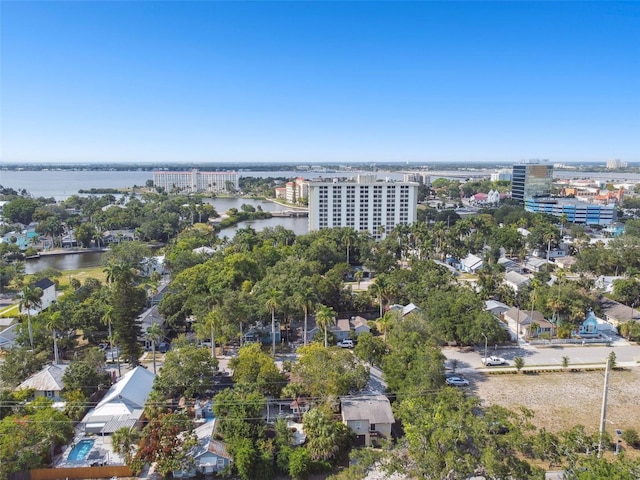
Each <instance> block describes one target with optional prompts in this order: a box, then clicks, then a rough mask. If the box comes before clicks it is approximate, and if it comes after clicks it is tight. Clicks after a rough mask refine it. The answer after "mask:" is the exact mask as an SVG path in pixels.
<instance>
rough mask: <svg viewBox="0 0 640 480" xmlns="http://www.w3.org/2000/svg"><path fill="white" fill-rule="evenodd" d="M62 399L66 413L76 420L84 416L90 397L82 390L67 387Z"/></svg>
mask: <svg viewBox="0 0 640 480" xmlns="http://www.w3.org/2000/svg"><path fill="white" fill-rule="evenodd" d="M62 399H63V400H64V414H65V415H66V416H67V417H69V418H70V419H71V420H73V421H74V422H78V421H80V420H81V419H82V417H84V414H85V412H86V411H87V405H88V399H87V397H86V396H85V394H84V393H82V390H80V389H79V388H77V389H75V390H69V389H66V388H65V390H64V391H63V392H62Z"/></svg>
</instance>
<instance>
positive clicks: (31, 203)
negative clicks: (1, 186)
mask: <svg viewBox="0 0 640 480" xmlns="http://www.w3.org/2000/svg"><path fill="white" fill-rule="evenodd" d="M39 205H40V204H39V202H37V201H36V200H34V199H32V198H28V197H18V198H15V199H13V200H11V201H10V202H9V203H7V204H6V205H5V206H4V208H3V210H2V215H3V216H4V218H6V219H7V220H8V221H9V222H10V223H22V224H23V225H29V224H30V223H31V220H32V217H33V212H35V211H36V208H38V206H39Z"/></svg>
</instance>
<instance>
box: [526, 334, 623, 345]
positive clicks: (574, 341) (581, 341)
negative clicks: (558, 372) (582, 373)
mask: <svg viewBox="0 0 640 480" xmlns="http://www.w3.org/2000/svg"><path fill="white" fill-rule="evenodd" d="M611 341H612V340H611V338H610V337H604V336H603V337H599V338H554V339H551V340H529V343H530V344H531V345H567V344H569V345H587V344H594V343H600V344H604V345H607V344H609V343H611Z"/></svg>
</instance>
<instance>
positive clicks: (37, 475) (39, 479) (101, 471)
mask: <svg viewBox="0 0 640 480" xmlns="http://www.w3.org/2000/svg"><path fill="white" fill-rule="evenodd" d="M132 476H133V474H132V473H131V470H130V469H129V467H127V466H125V465H106V466H104V467H78V468H36V469H34V470H31V475H30V477H31V478H30V480H82V479H85V478H111V477H132Z"/></svg>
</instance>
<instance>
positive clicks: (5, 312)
mask: <svg viewBox="0 0 640 480" xmlns="http://www.w3.org/2000/svg"><path fill="white" fill-rule="evenodd" d="M19 313H20V311H19V310H18V304H17V303H16V304H15V305H9V306H8V307H5V308H3V309H2V310H0V317H15V316H16V315H18V314H19Z"/></svg>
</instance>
